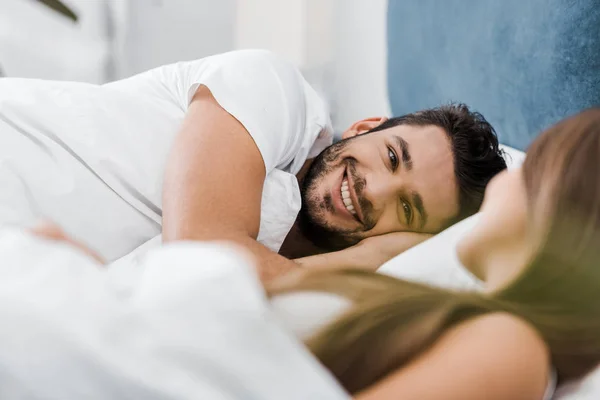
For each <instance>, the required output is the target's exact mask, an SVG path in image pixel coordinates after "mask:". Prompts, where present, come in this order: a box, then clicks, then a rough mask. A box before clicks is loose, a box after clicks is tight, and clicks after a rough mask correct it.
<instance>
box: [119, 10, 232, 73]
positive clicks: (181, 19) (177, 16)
mask: <svg viewBox="0 0 600 400" xmlns="http://www.w3.org/2000/svg"><path fill="white" fill-rule="evenodd" d="M111 1H112V6H113V10H114V14H115V20H116V24H115V25H116V26H115V35H116V38H115V54H116V61H115V73H114V74H115V77H116V78H122V77H125V76H129V75H132V74H135V73H138V72H142V71H145V70H148V69H150V68H154V67H156V66H159V65H163V64H168V63H172V62H176V61H183V60H193V59H197V58H202V57H206V56H209V55H212V54H216V53H221V52H225V51H229V50H232V49H233V48H234V25H235V18H236V5H237V0H111ZM240 1H244V0H240Z"/></svg>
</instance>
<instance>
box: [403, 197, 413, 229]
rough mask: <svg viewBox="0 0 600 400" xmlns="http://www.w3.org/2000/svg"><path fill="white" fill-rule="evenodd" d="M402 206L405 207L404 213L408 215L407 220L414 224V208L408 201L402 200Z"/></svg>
mask: <svg viewBox="0 0 600 400" xmlns="http://www.w3.org/2000/svg"><path fill="white" fill-rule="evenodd" d="M402 207H403V208H404V215H405V216H406V222H407V224H408V225H410V224H412V210H411V208H410V206H409V205H408V203H407V202H405V201H402Z"/></svg>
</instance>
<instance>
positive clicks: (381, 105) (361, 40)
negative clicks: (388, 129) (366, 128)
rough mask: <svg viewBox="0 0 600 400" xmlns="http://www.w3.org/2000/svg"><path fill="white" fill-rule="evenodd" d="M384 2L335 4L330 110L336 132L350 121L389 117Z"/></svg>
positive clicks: (344, 1) (340, 1)
mask: <svg viewBox="0 0 600 400" xmlns="http://www.w3.org/2000/svg"><path fill="white" fill-rule="evenodd" d="M386 12H387V0H336V6H335V20H334V23H333V26H334V49H335V56H334V58H333V60H334V61H333V67H332V73H331V77H332V95H333V97H332V109H333V121H334V128H335V129H336V132H340V131H343V130H345V129H346V128H348V127H349V126H350V125H351V124H352V123H353V122H354V121H357V120H359V119H362V118H366V117H370V116H378V115H389V113H390V107H389V102H388V95H387V72H386V60H387V46H386Z"/></svg>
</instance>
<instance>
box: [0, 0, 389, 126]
mask: <svg viewBox="0 0 600 400" xmlns="http://www.w3.org/2000/svg"><path fill="white" fill-rule="evenodd" d="M66 2H67V3H68V4H70V5H71V6H73V8H74V9H75V10H76V11H78V12H79V14H80V16H81V20H80V22H79V24H78V25H73V24H71V23H70V22H68V21H67V20H64V19H62V18H61V17H60V16H57V15H54V14H53V13H52V12H50V11H48V10H46V9H45V8H43V7H40V6H39V5H38V4H35V3H34V2H30V1H24V0H0V64H2V65H3V66H4V69H5V70H6V71H5V72H6V73H7V74H9V75H13V76H28V77H38V78H47V79H70V80H81V81H88V82H103V81H106V80H111V79H116V78H122V77H126V76H130V75H132V74H135V73H137V72H141V71H144V70H147V69H150V68H153V67H155V66H158V65H162V64H166V63H171V62H175V61H180V60H187V59H195V58H201V57H204V56H207V55H210V54H215V53H219V52H224V51H229V50H232V49H235V48H247V47H262V48H267V49H271V50H273V51H276V52H278V53H281V54H282V55H283V56H284V57H287V58H289V59H290V60H291V61H293V62H295V63H296V64H297V66H298V67H299V68H300V69H301V71H302V72H303V73H304V75H305V76H306V78H307V80H308V81H309V82H310V83H311V84H313V85H314V86H315V87H316V88H317V90H318V91H320V92H321V94H322V95H323V96H324V97H325V98H326V100H327V101H328V102H329V103H330V106H331V110H332V118H333V122H334V127H335V129H336V131H337V132H341V131H342V130H344V129H346V128H347V127H348V126H349V125H350V124H351V123H352V122H354V121H356V120H358V119H361V118H365V117H369V116H373V115H385V114H388V113H389V105H388V100H387V89H386V39H385V31H386V24H385V22H386V21H385V16H386V8H387V1H386V0H66Z"/></svg>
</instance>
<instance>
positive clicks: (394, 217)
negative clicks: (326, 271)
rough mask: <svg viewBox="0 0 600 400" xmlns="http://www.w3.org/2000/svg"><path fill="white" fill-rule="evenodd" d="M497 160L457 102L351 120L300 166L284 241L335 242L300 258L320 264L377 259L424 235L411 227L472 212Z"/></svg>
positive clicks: (486, 133)
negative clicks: (294, 213)
mask: <svg viewBox="0 0 600 400" xmlns="http://www.w3.org/2000/svg"><path fill="white" fill-rule="evenodd" d="M504 168H506V163H505V160H504V158H503V157H502V153H501V151H500V150H499V149H498V142H497V138H496V135H495V133H494V130H493V128H492V127H491V125H490V124H489V123H487V122H486V121H485V119H484V118H483V116H482V115H480V114H478V113H474V112H471V111H470V110H469V109H468V107H467V106H465V105H460V104H458V105H448V106H443V107H439V108H435V109H429V110H423V111H419V112H416V113H413V114H408V115H404V116H401V117H396V118H392V119H386V118H382V119H369V120H364V121H359V122H357V123H356V124H354V125H353V126H352V127H351V128H350V129H349V130H348V131H346V132H345V133H344V138H343V140H342V141H340V142H338V143H336V144H334V145H332V146H331V147H329V148H327V149H326V150H325V151H323V152H322V153H321V154H320V155H319V156H318V157H317V158H316V159H315V160H314V162H313V163H312V164H311V166H310V168H309V169H308V172H307V173H306V176H305V177H304V179H303V186H302V192H303V193H302V196H303V204H302V209H301V212H300V214H299V217H298V219H297V223H296V229H295V230H293V231H292V233H291V234H290V236H289V237H288V240H287V241H286V244H284V251H286V252H289V254H290V255H293V256H294V257H306V256H309V255H311V253H313V254H314V253H319V249H322V250H324V251H326V252H331V251H336V250H337V253H332V254H329V255H327V256H326V257H323V256H318V257H308V258H305V259H304V262H307V263H308V264H316V265H320V266H331V265H335V266H344V265H348V266H361V267H364V266H367V267H369V265H368V264H375V265H378V264H380V263H382V262H384V261H386V260H387V259H388V258H389V257H390V256H391V255H394V254H397V253H399V252H401V251H402V250H403V246H407V245H408V246H410V245H412V244H414V243H416V242H419V241H420V240H422V239H424V238H426V237H428V235H412V233H422V234H435V233H438V232H440V231H441V230H443V229H445V228H446V227H448V226H450V225H452V224H453V223H455V222H457V221H459V220H461V219H463V218H465V217H467V216H469V215H472V214H474V213H475V212H477V210H478V209H479V206H480V205H481V201H482V196H483V192H484V189H485V186H486V185H487V182H488V181H489V180H490V178H491V177H493V176H494V175H495V174H496V173H498V172H499V171H501V170H503V169H504ZM409 233H411V234H409ZM366 238H371V239H370V240H368V241H366V240H365V239H366ZM307 242H308V244H307ZM361 242H368V243H369V246H364V245H363V246H356V245H357V244H361ZM302 243H304V246H303V245H302ZM286 245H287V246H286ZM311 245H313V246H312V247H311ZM346 248H350V249H349V250H345V251H342V252H340V251H339V250H342V249H346ZM404 248H405V247H404Z"/></svg>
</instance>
